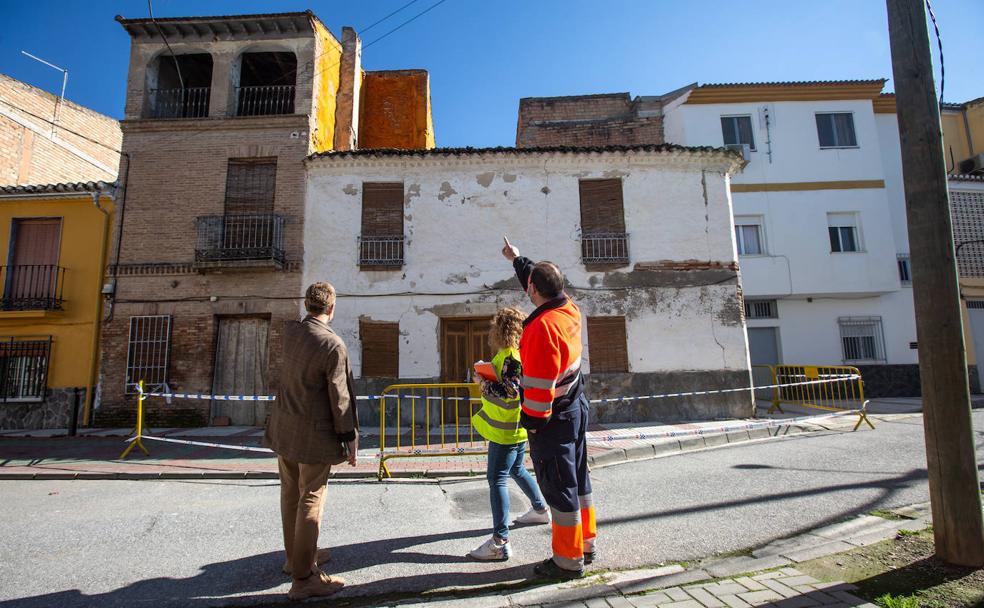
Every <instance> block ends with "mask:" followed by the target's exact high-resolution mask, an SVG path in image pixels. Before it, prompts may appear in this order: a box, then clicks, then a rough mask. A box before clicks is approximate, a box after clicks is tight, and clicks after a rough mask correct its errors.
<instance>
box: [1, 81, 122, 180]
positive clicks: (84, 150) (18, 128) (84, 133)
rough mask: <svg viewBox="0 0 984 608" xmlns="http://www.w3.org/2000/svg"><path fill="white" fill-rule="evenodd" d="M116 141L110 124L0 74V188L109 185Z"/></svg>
mask: <svg viewBox="0 0 984 608" xmlns="http://www.w3.org/2000/svg"><path fill="white" fill-rule="evenodd" d="M56 105H58V106H60V107H59V108H58V121H57V122H58V126H57V127H56V128H55V130H54V136H52V120H53V118H54V115H55V107H56ZM121 138H122V134H121V132H120V126H119V123H118V122H117V121H116V120H115V119H113V118H111V117H109V116H104V115H102V114H100V113H98V112H95V111H93V110H90V109H88V108H84V107H82V106H80V105H77V104H74V103H72V102H70V101H66V102H65V103H64V104H61V103H59V102H58V97H57V96H56V95H52V94H51V93H48V92H47V91H43V90H41V89H38V88H36V87H32V86H31V85H29V84H26V83H23V82H20V81H19V80H15V79H13V78H10V77H9V76H5V75H3V74H0V184H2V185H24V184H56V183H65V182H87V181H113V180H115V179H116V172H117V169H118V167H119V152H118V150H119V149H120V140H121ZM93 140H95V141H93ZM97 142H99V143H97Z"/></svg>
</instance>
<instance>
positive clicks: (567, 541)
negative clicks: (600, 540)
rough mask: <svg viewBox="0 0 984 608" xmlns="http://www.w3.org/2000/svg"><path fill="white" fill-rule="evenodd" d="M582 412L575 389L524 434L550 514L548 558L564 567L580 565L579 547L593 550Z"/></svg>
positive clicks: (584, 409) (585, 406) (585, 414)
mask: <svg viewBox="0 0 984 608" xmlns="http://www.w3.org/2000/svg"><path fill="white" fill-rule="evenodd" d="M588 416H589V413H588V399H587V397H585V396H584V393H581V395H580V396H579V397H578V398H577V399H575V400H574V401H572V402H571V403H570V405H569V406H567V409H564V410H560V411H556V410H555V411H554V412H553V413H552V415H551V417H550V421H549V422H547V424H546V425H544V426H543V428H541V429H540V430H538V431H537V432H535V433H530V436H529V443H530V456H531V457H532V459H533V469H534V470H535V471H536V480H537V483H538V484H539V485H540V491H541V492H543V497H544V499H546V501H547V504H548V505H549V506H550V512H551V516H552V518H553V521H552V527H553V539H552V544H553V560H554V562H556V564H557V565H558V566H560V567H561V568H565V569H567V570H580V569H581V568H582V567H583V565H584V552H585V551H589V552H593V551H594V540H595V535H596V530H595V513H594V506H593V504H592V500H591V478H590V477H589V475H588V453H587V445H586V439H587V430H588Z"/></svg>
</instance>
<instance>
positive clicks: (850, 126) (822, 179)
mask: <svg viewBox="0 0 984 608" xmlns="http://www.w3.org/2000/svg"><path fill="white" fill-rule="evenodd" d="M884 82H885V81H883V80H867V81H838V82H791V83H751V84H721V85H701V86H692V87H689V88H687V89H685V90H684V91H683V92H682V93H681V94H679V95H678V96H676V97H675V98H674V99H671V100H667V101H666V102H665V104H664V105H663V108H662V112H663V120H664V123H663V124H664V133H665V140H666V141H668V142H673V143H679V144H683V145H691V146H696V145H709V146H722V145H723V146H727V147H729V148H733V149H735V150H740V151H742V153H743V155H744V156H745V158H746V160H747V161H748V164H747V166H746V167H745V169H744V171H743V172H742V173H740V174H738V175H735V177H734V179H733V180H732V184H731V191H732V200H733V206H734V224H735V233H736V240H737V248H738V255H739V264H740V268H741V274H742V283H743V287H744V295H745V312H746V317H747V324H748V340H749V348H750V352H751V360H752V363H753V364H770V363H777V362H784V363H791V364H821V365H835V364H843V365H851V366H857V367H859V368H860V369H861V370H862V372H863V374H864V378H865V385H866V390H867V392H868V393H869V394H871V395H880V396H902V395H916V394H918V365H917V350H916V348H917V347H918V345H917V344H916V329H915V317H914V314H913V302H912V290H911V288H910V280H911V277H910V273H909V266H908V265H909V258H908V252H909V247H908V239H907V230H906V219H905V203H904V197H903V191H902V173H901V161H900V151H899V136H898V127H897V124H896V120H895V114H894V111H895V108H894V98H891V99H887V98H884V97H880V93H881V90H882V87H883V85H884Z"/></svg>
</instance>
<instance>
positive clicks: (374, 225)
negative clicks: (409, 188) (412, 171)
mask: <svg viewBox="0 0 984 608" xmlns="http://www.w3.org/2000/svg"><path fill="white" fill-rule="evenodd" d="M362 235H363V236H403V182H398V183H371V182H367V183H364V184H362Z"/></svg>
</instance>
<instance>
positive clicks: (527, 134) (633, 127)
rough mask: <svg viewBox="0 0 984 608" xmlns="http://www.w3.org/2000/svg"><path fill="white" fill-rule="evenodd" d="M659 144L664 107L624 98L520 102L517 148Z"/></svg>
mask: <svg viewBox="0 0 984 608" xmlns="http://www.w3.org/2000/svg"><path fill="white" fill-rule="evenodd" d="M661 143H663V115H662V104H661V102H660V101H659V100H658V99H655V100H653V99H650V98H636V99H635V100H632V98H631V97H630V96H629V94H628V93H612V94H604V95H579V96H571V97H527V98H524V99H520V100H519V121H518V123H517V128H516V146H517V147H519V148H535V147H543V146H577V147H585V146H607V145H636V144H661Z"/></svg>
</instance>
